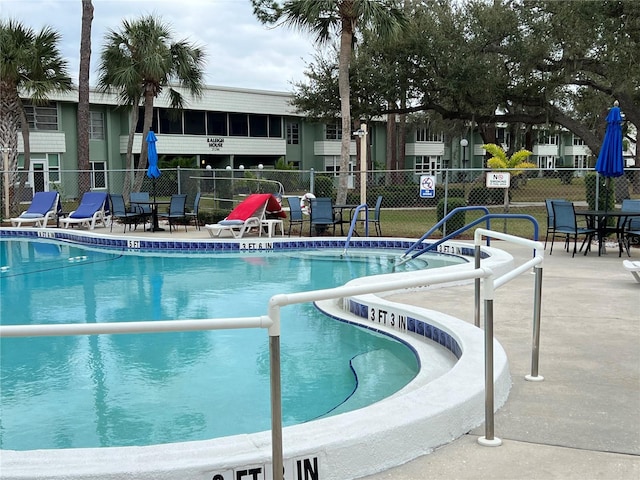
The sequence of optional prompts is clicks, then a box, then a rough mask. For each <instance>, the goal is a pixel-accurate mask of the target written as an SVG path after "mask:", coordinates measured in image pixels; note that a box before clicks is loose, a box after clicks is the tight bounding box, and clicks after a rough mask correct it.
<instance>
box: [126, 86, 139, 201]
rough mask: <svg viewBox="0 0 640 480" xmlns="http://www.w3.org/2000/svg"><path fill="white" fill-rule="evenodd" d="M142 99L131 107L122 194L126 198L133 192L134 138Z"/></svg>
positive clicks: (137, 100)
mask: <svg viewBox="0 0 640 480" xmlns="http://www.w3.org/2000/svg"><path fill="white" fill-rule="evenodd" d="M139 103H140V100H139V99H136V101H135V102H134V105H133V106H132V107H131V112H130V114H129V138H128V139H127V156H126V159H125V168H126V170H125V175H124V187H123V189H122V195H123V196H124V198H125V200H127V199H128V198H129V193H130V192H131V177H132V176H133V175H134V171H135V161H134V157H133V140H134V138H135V135H136V125H138V111H139V107H138V105H139Z"/></svg>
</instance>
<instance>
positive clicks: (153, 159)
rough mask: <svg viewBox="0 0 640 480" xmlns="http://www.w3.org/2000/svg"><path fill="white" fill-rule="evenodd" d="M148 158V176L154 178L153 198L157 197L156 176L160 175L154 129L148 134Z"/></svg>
mask: <svg viewBox="0 0 640 480" xmlns="http://www.w3.org/2000/svg"><path fill="white" fill-rule="evenodd" d="M146 140H147V160H148V162H149V168H147V177H149V178H151V179H153V200H154V201H155V199H156V178H158V177H159V176H160V173H161V172H160V169H159V168H158V150H157V148H156V141H157V140H158V139H157V138H156V134H155V133H153V130H149V133H148V134H147V139H146Z"/></svg>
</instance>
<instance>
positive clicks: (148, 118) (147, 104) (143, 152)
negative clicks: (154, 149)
mask: <svg viewBox="0 0 640 480" xmlns="http://www.w3.org/2000/svg"><path fill="white" fill-rule="evenodd" d="M153 99H154V93H153V91H152V90H151V89H150V88H147V89H145V92H144V120H143V122H142V144H141V146H140V161H139V162H138V170H137V171H136V180H135V182H134V185H133V188H134V191H136V192H139V191H140V189H141V188H142V182H143V181H144V177H145V175H146V174H147V140H146V138H147V134H148V133H149V130H151V124H152V123H153Z"/></svg>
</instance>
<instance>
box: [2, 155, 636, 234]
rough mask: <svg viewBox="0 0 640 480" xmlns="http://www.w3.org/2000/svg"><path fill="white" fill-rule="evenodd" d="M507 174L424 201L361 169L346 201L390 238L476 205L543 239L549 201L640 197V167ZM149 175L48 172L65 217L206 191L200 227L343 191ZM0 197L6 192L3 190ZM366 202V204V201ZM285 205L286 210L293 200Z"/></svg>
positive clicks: (445, 183) (467, 175)
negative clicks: (137, 194)
mask: <svg viewBox="0 0 640 480" xmlns="http://www.w3.org/2000/svg"><path fill="white" fill-rule="evenodd" d="M505 172H509V173H510V187H509V188H507V189H504V188H488V187H487V184H486V174H487V171H485V170H481V169H476V170H456V169H448V170H441V171H438V172H437V174H435V175H433V176H432V179H433V180H435V184H434V187H435V188H434V189H433V190H432V191H429V192H427V193H428V194H429V196H428V197H425V196H421V190H423V189H422V188H421V183H420V180H421V176H422V174H419V173H416V172H415V171H413V170H403V171H397V170H394V171H384V170H375V171H369V172H358V171H355V172H353V173H352V174H351V175H350V176H349V187H350V189H349V192H348V196H347V203H348V204H353V205H359V204H361V203H362V200H364V201H365V203H367V204H368V205H369V208H370V215H372V214H373V212H372V210H373V206H374V205H375V203H376V200H377V198H378V196H382V197H383V201H382V209H381V214H380V225H381V228H382V234H383V235H384V236H402V237H419V236H421V235H422V234H424V233H425V232H426V231H427V230H429V229H430V228H431V227H432V226H433V225H434V224H435V223H436V222H437V221H438V220H439V219H441V218H442V217H443V216H444V215H445V214H446V212H450V211H451V210H453V209H454V208H455V207H458V206H471V205H479V206H483V207H486V208H488V209H489V211H490V212H491V213H500V214H501V213H518V214H527V215H531V216H533V217H534V218H535V219H537V221H538V223H539V225H540V235H541V236H544V232H545V229H546V222H547V214H546V208H545V199H547V198H554V199H555V198H562V199H566V200H570V201H573V202H575V204H576V206H584V207H590V208H594V207H595V206H596V191H598V193H599V197H598V204H599V206H600V207H604V206H605V205H609V206H611V207H613V206H614V205H615V204H619V203H620V202H621V201H622V200H623V199H625V198H640V169H627V170H626V172H625V175H624V176H622V177H619V178H615V179H610V180H608V181H607V180H606V179H603V178H600V182H599V184H598V182H597V181H596V179H597V178H598V177H597V176H596V174H595V173H594V171H593V170H580V169H569V168H563V169H558V170H545V169H540V170H538V169H526V170H514V171H508V170H503V171H501V173H505ZM145 173H146V172H145V171H137V172H131V171H126V170H108V171H100V172H96V171H94V172H80V171H71V170H65V171H59V172H48V175H49V179H48V180H49V181H48V188H47V189H48V190H53V189H55V190H57V191H59V193H60V196H61V198H62V203H63V211H64V212H67V213H68V212H70V211H73V210H74V209H75V207H76V206H77V205H78V202H79V199H80V198H81V196H82V193H83V192H85V191H89V190H99V191H108V192H109V193H121V194H123V195H124V197H125V200H128V195H129V193H130V192H132V191H146V192H149V194H150V195H151V196H152V197H153V196H155V197H156V198H157V199H160V200H169V198H170V197H171V195H173V194H178V193H181V194H187V207H188V208H189V209H192V208H193V201H194V199H195V196H196V193H197V192H200V193H201V200H200V204H199V217H200V222H201V223H215V222H217V221H219V220H221V219H223V218H224V217H225V216H226V215H227V214H228V213H229V211H230V210H231V209H232V208H233V207H234V206H235V205H237V203H239V202H240V201H242V199H243V198H245V197H246V196H247V195H249V194H251V193H273V194H275V195H277V196H279V197H287V196H291V197H301V196H303V195H305V194H306V193H312V194H314V195H315V196H316V197H331V198H333V199H334V200H335V199H336V194H337V185H338V177H337V176H336V175H334V174H333V173H330V172H314V171H313V170H310V171H300V170H270V169H264V170H262V169H261V170H258V169H246V170H238V169H236V170H217V169H206V170H205V169H188V168H175V169H163V170H162V174H161V176H160V177H159V178H157V179H155V180H152V179H150V178H147V177H146V175H145ZM42 175H43V174H42ZM0 178H4V175H0ZM38 182H40V184H39V183H38ZM32 185H35V186H36V189H37V190H43V189H45V188H44V181H43V180H42V179H39V178H38V177H36V174H35V173H33V174H31V175H27V173H24V172H21V173H20V175H19V182H18V183H17V184H16V185H15V186H12V188H11V189H10V191H11V198H15V199H17V200H18V202H14V203H15V206H14V207H13V208H12V209H10V213H11V216H15V215H18V214H19V213H20V212H21V211H23V210H25V209H26V207H27V206H28V204H29V202H30V200H31V197H32V195H33V193H32V192H33V189H34V188H33V187H32ZM1 191H2V192H4V191H5V190H4V185H2V190H1ZM422 193H423V194H424V193H425V192H424V191H423V192H422ZM362 196H364V197H365V198H364V199H361V197H362ZM2 199H3V206H2V215H3V219H6V206H5V205H4V201H5V195H4V194H3V195H2ZM283 205H285V206H286V205H287V202H283ZM483 214H484V212H483V211H481V210H478V211H475V210H470V211H466V212H462V213H460V214H459V215H457V216H455V217H453V218H452V219H451V220H449V221H448V222H447V223H448V224H447V226H446V231H448V232H453V231H455V230H457V229H458V228H459V227H460V226H462V225H464V224H467V223H469V222H472V221H473V220H475V219H477V218H479V217H481V216H482V215H483ZM491 228H493V229H495V230H500V231H504V232H506V233H510V234H513V235H519V236H523V237H527V238H533V232H534V231H533V227H532V224H531V222H530V221H527V220H523V219H509V220H498V221H496V220H493V221H492V224H491ZM440 233H442V232H440ZM471 235H472V231H469V232H468V233H467V234H463V235H462V237H463V238H464V237H466V238H469V237H470V236H471ZM436 236H437V234H436Z"/></svg>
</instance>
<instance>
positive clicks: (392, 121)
mask: <svg viewBox="0 0 640 480" xmlns="http://www.w3.org/2000/svg"><path fill="white" fill-rule="evenodd" d="M391 105H393V106H395V102H392V101H389V102H388V106H389V108H391ZM396 118H397V116H396V114H395V113H390V114H388V115H387V149H386V153H387V162H386V165H385V168H386V170H387V171H386V173H385V176H384V184H385V185H391V184H392V183H393V179H392V176H391V172H392V170H395V169H396V165H397V163H398V136H397V125H396Z"/></svg>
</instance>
